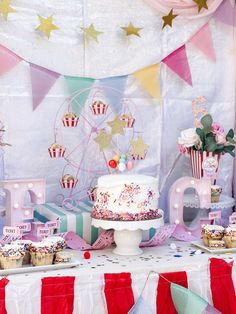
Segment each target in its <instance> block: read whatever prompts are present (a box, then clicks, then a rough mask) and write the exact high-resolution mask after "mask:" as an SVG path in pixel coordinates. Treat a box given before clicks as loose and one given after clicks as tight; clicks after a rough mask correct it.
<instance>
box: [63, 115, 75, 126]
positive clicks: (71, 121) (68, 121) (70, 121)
mask: <svg viewBox="0 0 236 314" xmlns="http://www.w3.org/2000/svg"><path fill="white" fill-rule="evenodd" d="M78 122H79V117H64V118H63V119H62V123H63V125H64V127H65V128H74V127H77V125H78Z"/></svg>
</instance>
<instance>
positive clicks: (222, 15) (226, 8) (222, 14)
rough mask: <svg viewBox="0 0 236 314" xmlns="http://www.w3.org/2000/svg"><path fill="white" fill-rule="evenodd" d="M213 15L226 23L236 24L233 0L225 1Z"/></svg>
mask: <svg viewBox="0 0 236 314" xmlns="http://www.w3.org/2000/svg"><path fill="white" fill-rule="evenodd" d="M213 17H214V18H215V19H216V20H218V21H220V22H222V23H224V24H226V25H231V26H236V14H235V12H234V6H233V1H231V0H225V1H223V2H222V4H221V5H220V7H219V8H218V10H216V11H215V13H214V14H213Z"/></svg>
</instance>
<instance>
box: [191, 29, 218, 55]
mask: <svg viewBox="0 0 236 314" xmlns="http://www.w3.org/2000/svg"><path fill="white" fill-rule="evenodd" d="M188 43H190V44H192V45H194V46H195V47H197V48H198V49H199V50H201V51H202V52H203V53H204V54H205V55H206V56H207V57H208V58H209V59H211V60H213V61H216V55H215V50H214V47H213V41H212V36H211V29H210V26H209V24H208V23H207V24H205V25H203V27H201V28H200V29H199V31H198V32H197V33H196V34H194V35H193V37H191V38H190V40H189V41H188Z"/></svg>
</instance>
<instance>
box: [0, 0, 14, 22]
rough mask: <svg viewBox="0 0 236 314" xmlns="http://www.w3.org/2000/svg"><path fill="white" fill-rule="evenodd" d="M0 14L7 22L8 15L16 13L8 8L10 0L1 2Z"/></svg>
mask: <svg viewBox="0 0 236 314" xmlns="http://www.w3.org/2000/svg"><path fill="white" fill-rule="evenodd" d="M0 12H1V13H2V16H3V18H4V20H5V21H7V17H8V14H9V13H13V12H16V11H15V10H14V9H13V8H12V7H11V6H10V0H1V1H0Z"/></svg>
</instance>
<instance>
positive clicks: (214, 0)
mask: <svg viewBox="0 0 236 314" xmlns="http://www.w3.org/2000/svg"><path fill="white" fill-rule="evenodd" d="M144 1H145V2H146V3H147V4H148V5H150V6H151V7H153V8H154V9H155V10H157V11H158V12H160V13H163V14H168V13H169V12H170V10H171V9H173V11H174V13H175V14H178V15H180V16H184V17H186V18H189V19H194V18H200V17H203V16H207V15H210V14H212V13H214V12H215V11H216V9H217V8H218V7H219V5H220V4H221V2H222V1H223V0H208V1H207V5H208V10H206V9H202V10H201V12H199V13H198V6H197V4H196V3H195V2H194V1H192V0H182V1H173V0H144Z"/></svg>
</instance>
